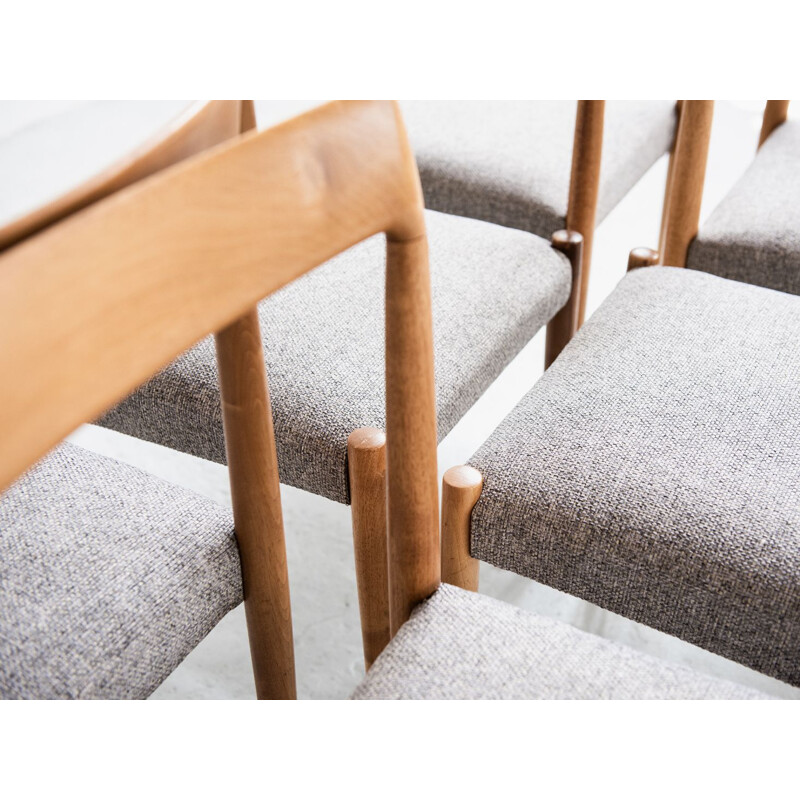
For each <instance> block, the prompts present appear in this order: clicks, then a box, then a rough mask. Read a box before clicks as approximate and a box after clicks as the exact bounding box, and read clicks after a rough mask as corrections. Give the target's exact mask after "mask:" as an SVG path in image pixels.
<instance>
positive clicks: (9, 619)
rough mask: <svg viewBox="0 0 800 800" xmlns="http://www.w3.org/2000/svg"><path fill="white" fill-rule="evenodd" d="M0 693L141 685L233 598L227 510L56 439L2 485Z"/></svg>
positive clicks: (131, 689)
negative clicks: (56, 442) (30, 465)
mask: <svg viewBox="0 0 800 800" xmlns="http://www.w3.org/2000/svg"><path fill="white" fill-rule="evenodd" d="M0 554H1V555H2V557H1V558H0V696H2V697H3V698H5V699H10V698H60V699H69V698H107V699H111V698H126V699H134V698H144V697H147V696H148V695H149V694H151V692H152V691H153V690H154V689H155V688H156V687H157V686H158V685H159V684H160V683H161V682H162V681H163V680H164V679H165V678H166V677H167V676H168V675H169V674H170V672H172V670H173V669H175V667H177V666H178V664H180V662H181V661H182V660H183V659H184V658H185V657H186V655H188V653H189V652H190V651H191V650H192V649H193V648H194V647H195V646H196V645H197V644H198V643H199V642H200V640H201V639H202V638H203V637H204V636H205V635H206V634H207V633H208V632H209V631H210V630H211V629H212V628H213V627H214V625H216V623H217V622H218V621H219V620H220V619H221V618H222V617H223V616H224V615H225V614H226V613H227V612H228V611H230V610H231V609H232V608H234V607H235V606H236V605H238V603H239V602H240V601H241V598H242V586H241V571H240V567H239V556H238V551H237V549H236V542H235V540H234V535H233V519H232V517H231V514H230V512H229V511H227V510H225V509H223V508H221V507H219V506H217V505H215V504H214V503H211V502H210V501H207V500H205V499H204V498H202V497H199V496H197V495H195V494H194V493H192V492H189V491H186V490H184V489H181V488H179V487H177V486H173V485H171V484H169V483H165V482H164V481H161V480H158V479H156V478H154V477H152V476H150V475H147V474H146V473H144V472H141V471H140V470H137V469H134V468H133V467H130V466H127V465H124V464H120V463H118V462H116V461H114V460H112V459H108V458H104V457H102V456H98V455H96V454H94V453H92V452H90V451H88V450H84V449H83V448H81V447H78V446H76V445H73V444H69V443H65V444H62V445H61V446H59V447H58V448H56V449H55V450H54V451H53V452H52V453H51V454H50V455H48V456H46V457H45V458H44V459H43V460H42V461H41V462H39V464H37V465H36V466H35V467H34V468H33V469H32V470H30V471H29V472H28V473H27V474H26V475H24V476H23V477H22V478H21V479H20V480H19V481H17V482H16V483H15V484H14V485H13V486H12V487H10V488H9V489H8V490H7V491H6V493H4V494H3V495H2V496H0Z"/></svg>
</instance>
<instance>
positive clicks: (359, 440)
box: [347, 428, 391, 669]
mask: <svg viewBox="0 0 800 800" xmlns="http://www.w3.org/2000/svg"><path fill="white" fill-rule="evenodd" d="M347 464H348V473H349V477H350V509H351V513H352V517H353V549H354V552H355V563H356V581H357V583H358V604H359V609H360V612H361V637H362V640H363V644H364V664H365V666H366V668H367V669H369V668H370V667H371V666H372V663H373V661H375V659H376V658H377V657H378V656H379V655H380V654H381V652H382V651H383V648H384V647H386V645H387V644H388V643H389V639H390V638H391V634H390V630H389V565H388V553H387V530H386V435H385V434H384V432H383V431H381V430H379V429H378V428H359V429H358V430H355V431H353V433H351V434H350V437H349V439H348V440H347Z"/></svg>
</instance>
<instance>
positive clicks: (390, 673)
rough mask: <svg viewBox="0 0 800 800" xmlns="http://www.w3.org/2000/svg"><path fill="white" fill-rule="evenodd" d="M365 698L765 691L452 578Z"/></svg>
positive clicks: (382, 662)
mask: <svg viewBox="0 0 800 800" xmlns="http://www.w3.org/2000/svg"><path fill="white" fill-rule="evenodd" d="M353 697H354V699H356V700H681V699H682V700H712V699H715V700H756V699H768V698H767V696H766V695H762V694H760V693H759V692H755V691H752V690H750V689H746V688H744V687H742V686H737V685H736V684H734V683H729V682H728V681H722V680H718V679H715V678H709V677H707V676H706V675H702V674H700V673H698V672H694V671H693V670H690V669H687V668H685V667H679V666H675V665H672V664H668V663H666V662H664V661H659V660H658V659H655V658H651V657H650V656H646V655H643V654H642V653H639V652H637V651H636V650H631V649H630V648H628V647H623V646H621V645H618V644H614V643H612V642H608V641H606V640H604V639H600V638H599V637H597V636H593V635H592V634H589V633H584V632H583V631H579V630H577V629H576V628H573V627H572V626H570V625H567V624H566V623H564V622H558V621H556V620H552V619H548V618H546V617H541V616H539V615H538V614H532V613H531V612H529V611H523V610H521V609H519V608H515V607H514V606H511V605H508V604H507V603H502V602H500V601H498V600H494V599H492V598H489V597H486V596H485V595H480V594H474V593H473V592H466V591H464V590H463V589H457V588H455V587H454V586H447V585H443V586H441V587H440V588H439V590H438V591H437V592H436V593H435V594H434V595H433V596H432V597H431V598H430V599H429V600H427V601H426V602H424V603H422V604H421V605H420V606H418V607H417V608H416V609H415V610H414V613H413V614H412V615H411V619H409V621H408V622H406V624H405V625H404V626H403V627H402V628H401V629H400V631H399V632H398V634H397V636H396V637H395V638H394V639H393V640H392V641H391V643H390V644H389V645H388V647H387V648H386V649H385V650H384V652H383V653H382V654H381V655H380V656H379V657H378V659H377V660H376V661H375V663H374V664H373V666H372V668H371V669H370V671H369V672H368V673H367V677H366V679H365V680H364V681H363V683H362V684H361V685H360V686H359V687H358V689H357V690H356V692H355V694H354V695H353Z"/></svg>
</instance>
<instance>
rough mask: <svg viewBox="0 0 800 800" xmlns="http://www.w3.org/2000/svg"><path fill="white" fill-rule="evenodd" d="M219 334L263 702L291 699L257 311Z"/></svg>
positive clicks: (288, 624) (280, 541) (277, 502)
mask: <svg viewBox="0 0 800 800" xmlns="http://www.w3.org/2000/svg"><path fill="white" fill-rule="evenodd" d="M215 339H216V345H217V364H218V367H219V378H220V389H221V393H222V415H223V424H224V428H225V449H226V453H227V458H228V473H229V476H230V482H231V499H232V501H233V519H234V525H235V526H236V541H237V543H238V545H239V553H240V556H241V561H242V583H243V585H244V608H245V615H246V617H247V631H248V634H249V638H250V654H251V657H252V659H253V672H254V674H255V681H256V694H257V696H258V698H259V699H262V700H293V699H295V698H296V696H297V689H296V686H295V671H294V642H293V638H292V611H291V604H290V601H289V576H288V571H287V566H286V543H285V541H284V536H283V514H282V512H281V488H280V481H279V478H278V455H277V452H276V449H275V437H274V435H273V429H272V409H271V408H270V402H269V391H268V389H267V376H266V370H265V368H264V351H263V347H262V345H261V332H260V329H259V324H258V312H257V311H256V309H255V308H253V309H252V310H251V311H249V312H248V313H247V314H245V315H244V316H243V317H241V318H240V319H238V320H236V321H235V322H233V323H232V324H231V325H229V326H228V327H227V328H223V329H222V330H221V331H219V332H218V333H217V334H216V336H215Z"/></svg>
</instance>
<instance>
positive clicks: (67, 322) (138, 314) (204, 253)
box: [0, 102, 440, 697]
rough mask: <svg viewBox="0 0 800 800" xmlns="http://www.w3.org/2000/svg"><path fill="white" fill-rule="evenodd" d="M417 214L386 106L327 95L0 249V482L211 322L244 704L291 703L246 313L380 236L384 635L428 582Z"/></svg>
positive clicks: (434, 502) (272, 488)
mask: <svg viewBox="0 0 800 800" xmlns="http://www.w3.org/2000/svg"><path fill="white" fill-rule="evenodd" d="M422 211H423V209H422V192H421V188H420V185H419V178H418V175H417V171H416V165H415V163H414V159H413V155H412V153H411V150H410V147H409V145H408V142H407V139H406V135H405V130H404V128H403V124H402V120H401V118H400V113H399V109H398V108H397V105H396V104H395V103H388V102H365V103H332V104H329V105H327V106H324V107H322V108H320V109H317V110H315V111H312V112H310V113H308V114H306V115H303V116H301V117H298V118H296V119H294V120H291V121H289V122H287V123H285V124H283V125H280V126H278V127H276V128H272V129H270V130H268V131H265V132H263V133H249V134H245V135H244V136H242V137H241V139H240V140H238V141H237V142H235V143H233V144H231V145H222V146H220V147H218V148H216V149H215V150H214V151H213V152H211V153H209V154H206V155H203V156H199V157H195V158H193V159H191V160H190V161H187V162H185V163H183V164H180V165H178V166H176V167H173V168H171V169H168V170H166V171H164V172H161V173H159V174H157V175H155V176H153V177H150V178H148V179H146V180H143V181H141V182H139V183H137V184H136V185H134V186H131V187H129V188H127V189H125V190H124V191H121V192H118V193H117V194H115V195H113V196H112V197H109V198H108V199H106V200H105V201H104V202H102V203H98V204H96V205H94V206H91V207H89V208H87V209H85V210H84V211H82V212H80V213H77V214H75V215H73V216H71V217H70V218H68V219H66V220H64V221H63V222H60V223H58V224H55V225H53V226H52V227H51V228H50V229H48V230H46V231H44V232H42V233H41V234H39V235H37V236H35V237H32V238H30V239H28V240H27V241H25V242H23V243H22V244H19V245H17V246H15V247H13V248H11V249H10V250H8V251H6V252H5V253H4V254H3V255H2V256H0V341H2V342H3V343H4V344H5V346H4V347H3V349H2V351H0V371H2V373H3V374H5V375H7V376H11V375H13V376H15V377H14V380H13V381H11V380H8V381H5V382H3V383H2V384H0V436H1V437H2V438H3V442H4V447H3V451H2V458H0V486H2V487H5V486H7V485H8V484H9V483H10V482H12V481H13V480H15V479H16V478H17V477H18V476H19V475H20V474H21V473H22V472H23V471H24V470H25V469H26V468H27V467H28V466H30V465H31V464H32V463H34V462H35V461H36V460H37V459H38V458H40V457H41V456H42V455H44V454H45V453H46V452H47V450H49V449H50V448H51V447H52V446H54V445H55V444H56V443H57V442H58V441H60V440H61V438H63V436H64V435H66V434H67V433H69V432H70V431H71V430H73V429H74V428H75V427H76V426H77V425H79V424H81V423H82V422H85V421H87V420H91V419H94V418H95V417H96V416H97V415H98V414H100V413H101V412H102V411H104V410H105V409H106V408H108V407H109V406H111V405H113V404H114V403H116V402H118V401H119V400H120V399H122V398H123V397H124V396H125V395H126V394H128V393H129V392H130V391H131V390H132V389H134V388H135V387H136V386H137V385H139V384H140V383H141V382H143V381H144V380H146V379H147V378H148V377H150V376H151V375H152V374H153V373H154V372H155V371H156V370H157V369H158V368H159V367H161V366H162V365H163V364H165V363H168V362H169V361H171V360H172V359H173V358H174V357H175V356H177V355H178V354H179V353H180V352H181V351H183V350H184V349H186V348H187V347H189V346H191V345H192V344H193V343H194V342H196V341H198V340H200V339H201V338H203V337H204V336H206V335H208V334H209V333H212V332H216V333H217V343H218V348H219V352H218V358H219V365H220V373H221V390H222V403H223V414H224V423H225V433H226V448H227V453H228V459H229V464H230V475H231V481H232V493H233V502H234V518H235V524H236V530H237V538H238V540H239V545H240V551H241V555H242V561H243V575H244V583H245V605H246V610H247V613H248V630H249V632H250V636H251V650H252V653H253V662H254V669H255V672H256V683H257V689H258V694H259V696H260V697H293V696H294V671H293V670H294V667H293V660H292V658H291V621H290V620H291V618H290V615H289V597H288V586H287V584H286V580H285V552H284V544H283V536H282V530H281V527H280V506H279V489H278V473H277V462H276V458H275V450H274V436H273V432H272V427H271V417H270V414H269V395H268V391H267V385H266V380H265V378H264V373H263V370H264V362H263V354H262V353H261V345H260V341H261V340H260V335H259V334H258V330H257V318H256V317H255V314H254V311H253V309H254V306H255V304H256V303H257V302H258V301H259V300H260V299H262V298H263V297H266V296H267V295H269V294H270V293H272V292H274V291H276V290H277V289H279V288H280V287H281V286H284V285H285V284H287V283H289V282H290V281H292V280H294V279H295V278H297V277H299V276H301V275H302V274H304V273H305V272H307V271H308V270H310V269H312V268H313V267H315V266H317V265H319V264H321V263H323V262H324V261H327V260H328V259H330V258H331V257H333V256H334V255H336V254H337V253H339V252H341V251H342V250H344V249H346V248H348V247H350V246H352V245H353V244H355V243H357V242H359V241H362V240H363V239H366V238H368V237H370V236H372V235H374V234H376V233H380V232H384V233H386V237H387V266H386V293H387V303H386V356H387V358H386V360H387V365H386V398H387V399H386V404H387V431H386V438H387V452H386V454H387V476H386V484H387V507H388V514H389V525H388V533H389V546H388V568H389V583H390V590H389V596H390V605H391V626H392V629H393V630H396V629H397V628H398V627H399V626H400V625H401V624H402V623H403V622H404V621H405V619H406V618H407V616H408V614H409V613H410V610H411V608H412V607H413V606H414V605H415V604H416V603H417V602H419V601H420V600H422V599H423V598H424V597H426V596H428V595H429V594H430V593H431V592H433V591H434V590H435V589H436V587H437V586H438V582H439V566H440V562H439V551H438V490H437V480H436V444H437V442H436V412H435V405H434V382H433V345H432V332H431V314H430V285H429V283H430V282H429V276H428V264H427V240H426V237H425V227H424V217H423V213H422ZM265 262H266V265H265ZM42 320H47V325H46V326H43V324H42ZM12 342H13V347H12V346H10V343H12Z"/></svg>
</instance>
